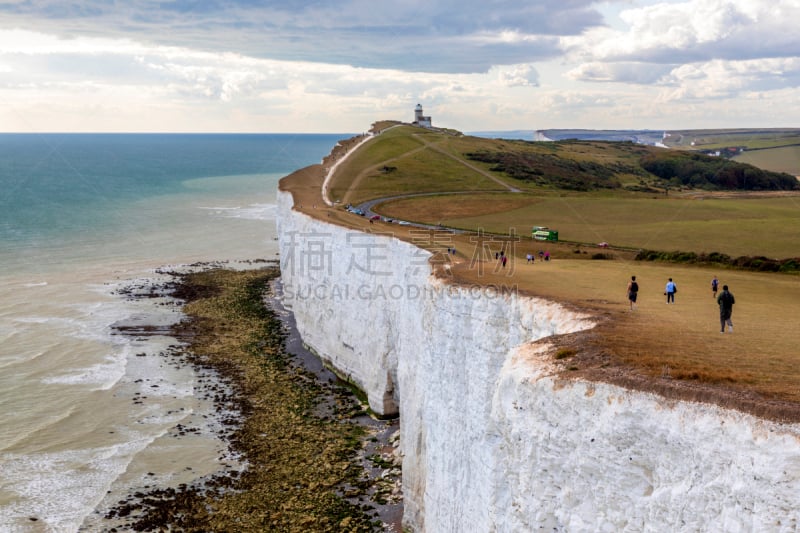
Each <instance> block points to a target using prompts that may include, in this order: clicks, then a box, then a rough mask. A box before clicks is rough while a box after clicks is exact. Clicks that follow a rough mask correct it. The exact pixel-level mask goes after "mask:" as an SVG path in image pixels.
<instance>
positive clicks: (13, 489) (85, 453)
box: [0, 435, 157, 531]
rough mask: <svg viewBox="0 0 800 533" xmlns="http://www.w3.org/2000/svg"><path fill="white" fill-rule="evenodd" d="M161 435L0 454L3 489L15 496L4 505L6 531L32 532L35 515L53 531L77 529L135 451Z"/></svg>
mask: <svg viewBox="0 0 800 533" xmlns="http://www.w3.org/2000/svg"><path fill="white" fill-rule="evenodd" d="M156 437H157V435H151V436H143V435H139V436H138V438H137V437H136V436H134V435H130V436H129V438H128V440H126V441H125V442H122V443H119V444H114V445H111V446H104V447H96V448H84V449H79V450H71V451H63V452H58V453H39V454H25V455H16V454H2V455H0V461H2V463H3V464H4V469H3V470H4V471H3V481H2V482H0V489H2V490H3V491H4V492H9V493H12V494H14V495H15V496H16V498H15V501H14V504H13V505H10V506H4V507H0V524H6V526H5V527H7V528H8V529H6V531H30V527H31V522H30V521H29V518H30V517H35V518H37V519H38V520H37V523H41V524H42V525H43V526H45V527H47V528H48V529H49V530H51V531H77V529H78V527H79V526H80V524H81V522H82V521H83V519H84V517H85V516H86V515H87V514H89V513H90V512H91V511H92V510H93V509H94V507H95V506H96V505H97V503H98V502H99V500H100V499H101V498H102V495H103V494H105V492H106V491H107V490H108V487H110V486H111V483H112V482H113V481H114V479H116V478H117V477H118V476H119V475H120V474H122V473H123V472H124V471H125V469H126V467H127V466H128V464H129V463H130V461H131V459H132V458H133V457H134V456H135V454H136V453H138V452H139V451H141V450H143V449H144V448H145V447H147V445H148V444H150V443H151V442H153V440H155V438H156Z"/></svg>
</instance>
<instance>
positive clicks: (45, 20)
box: [0, 0, 800, 133]
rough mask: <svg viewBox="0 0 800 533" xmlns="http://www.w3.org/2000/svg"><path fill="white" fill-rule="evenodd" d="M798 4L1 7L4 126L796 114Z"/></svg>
mask: <svg viewBox="0 0 800 533" xmlns="http://www.w3.org/2000/svg"><path fill="white" fill-rule="evenodd" d="M798 20H800V0H691V1H672V0H618V1H603V2H596V1H589V0H557V1H538V0H397V1H391V2H390V1H381V0H335V1H334V0H313V1H312V0H280V1H274V0H261V1H257V0H224V1H223V0H23V1H15V0H0V131H3V132H51V131H52V132H56V131H57V132H61V131H64V132H266V133H270V132H275V133H284V132H285V133H295V132H309V133H311V132H320V133H359V132H363V131H366V130H368V129H369V127H370V125H371V124H372V123H374V122H376V121H378V120H385V119H390V120H401V121H408V122H410V121H411V120H413V116H414V115H413V111H414V107H415V106H416V105H417V104H418V103H420V104H422V106H423V108H424V110H425V114H426V115H430V116H432V118H433V124H434V126H441V127H448V128H455V129H458V130H461V131H465V132H468V131H498V130H501V131H502V130H506V131H507V130H535V129H547V128H587V129H656V130H659V129H689V128H691V129H698V128H735V127H747V128H753V127H795V126H800V90H799V88H800V31H799V30H798V29H797V21H798Z"/></svg>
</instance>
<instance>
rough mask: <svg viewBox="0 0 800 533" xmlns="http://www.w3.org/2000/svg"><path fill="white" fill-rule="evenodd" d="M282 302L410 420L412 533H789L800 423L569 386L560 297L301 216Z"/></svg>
mask: <svg viewBox="0 0 800 533" xmlns="http://www.w3.org/2000/svg"><path fill="white" fill-rule="evenodd" d="M277 216H278V219H277V221H278V235H279V241H280V253H281V270H282V279H283V284H284V297H285V305H286V306H287V307H288V308H290V309H291V310H292V311H293V313H294V315H295V319H296V321H297V327H298V328H299V331H300V333H301V335H302V336H303V339H304V340H305V342H306V343H307V344H308V345H309V346H310V347H312V348H313V349H314V350H315V351H316V352H317V353H318V354H319V356H320V357H322V358H323V359H324V360H326V361H327V362H328V363H329V364H330V365H332V366H333V367H335V368H336V369H337V370H338V372H339V373H340V374H342V375H345V376H347V377H348V378H349V379H350V380H351V381H352V382H353V383H355V384H356V385H358V386H359V387H360V388H362V389H363V390H364V391H365V392H366V394H367V397H368V399H369V404H370V407H371V408H372V409H373V410H374V411H375V412H376V413H379V414H386V415H389V414H396V413H399V415H400V426H401V447H402V451H403V454H404V459H403V492H404V505H405V514H404V523H405V525H406V526H407V527H408V528H410V529H411V530H413V531H420V532H422V531H427V532H434V533H439V532H462V531H472V532H476V533H478V532H489V531H498V532H506V531H507V532H526V531H538V530H547V531H570V532H575V531H593V532H594V531H653V532H662V531H725V532H737V531H741V532H744V531H795V530H797V529H798V527H800V524H798V515H799V514H800V427H798V425H782V424H777V423H773V422H767V421H763V420H760V419H757V418H755V417H753V416H750V415H746V414H742V413H740V412H737V411H731V410H725V409H722V408H719V407H715V406H711V405H707V404H702V403H694V402H679V401H675V400H667V399H664V398H662V397H659V396H657V395H653V394H648V393H642V392H635V391H630V390H626V389H623V388H621V387H618V386H614V385H607V384H598V383H591V382H586V381H583V380H571V379H564V378H562V377H559V376H558V375H557V374H556V372H555V369H554V368H553V367H552V364H551V358H552V356H551V355H549V354H548V345H547V341H546V339H547V337H549V336H551V335H553V334H562V333H569V332H574V331H579V330H581V329H585V328H589V327H591V326H592V322H591V317H589V316H585V315H581V314H579V313H575V312H572V311H569V310H567V309H566V308H564V307H562V306H559V305H557V304H555V303H552V302H548V301H545V300H541V299H537V298H529V297H523V296H519V295H517V294H515V293H505V292H503V291H501V290H492V289H491V288H482V287H454V286H451V285H448V284H447V283H446V281H442V280H440V279H436V278H434V277H432V276H431V271H430V267H429V264H428V262H427V261H428V258H429V253H428V252H427V251H424V250H422V249H420V248H417V247H416V246H414V245H412V244H410V243H406V242H403V241H399V240H397V239H394V238H391V237H389V236H381V235H377V234H372V233H363V232H356V231H353V230H348V229H345V228H342V227H340V226H336V225H333V224H328V223H326V222H325V221H322V220H318V219H314V218H312V217H309V216H307V215H305V214H302V213H299V212H297V211H294V210H292V197H291V195H290V194H288V193H285V192H279V193H278V214H277Z"/></svg>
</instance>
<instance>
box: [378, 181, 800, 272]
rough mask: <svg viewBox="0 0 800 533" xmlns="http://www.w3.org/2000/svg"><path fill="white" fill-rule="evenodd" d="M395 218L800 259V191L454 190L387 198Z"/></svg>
mask: <svg viewBox="0 0 800 533" xmlns="http://www.w3.org/2000/svg"><path fill="white" fill-rule="evenodd" d="M378 210H379V211H380V212H381V213H383V214H385V215H387V216H392V217H400V218H406V219H409V220H417V221H420V222H427V223H442V224H444V225H446V226H452V227H456V228H462V229H470V230H477V229H479V228H483V229H484V230H486V231H489V232H492V233H504V234H507V233H508V231H509V228H510V227H514V228H516V231H517V233H518V234H522V235H527V234H529V233H530V229H531V227H532V226H534V225H541V226H548V227H550V228H553V229H557V230H558V231H559V238H560V239H561V240H566V241H576V242H586V243H597V242H602V241H605V242H608V243H611V244H612V245H614V246H624V247H631V248H647V249H654V250H681V251H693V252H697V253H701V252H706V253H708V252H720V253H725V254H728V255H731V256H734V257H737V256H740V255H765V256H767V257H773V258H787V257H800V197H784V198H750V199H738V198H732V199H729V198H725V199H722V198H717V199H705V200H698V199H672V198H665V197H657V198H653V197H647V196H644V195H639V196H635V197H631V195H629V196H628V197H623V196H611V195H599V194H593V195H567V194H564V195H555V194H551V195H536V194H524V195H522V194H520V195H510V194H504V195H498V194H494V195H492V194H480V195H467V196H463V195H452V196H449V197H447V198H446V199H445V198H442V197H435V198H427V197H422V198H406V199H402V200H395V201H392V202H387V203H386V204H382V205H381V206H380V207H379V208H378Z"/></svg>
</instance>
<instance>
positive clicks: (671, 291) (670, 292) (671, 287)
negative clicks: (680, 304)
mask: <svg viewBox="0 0 800 533" xmlns="http://www.w3.org/2000/svg"><path fill="white" fill-rule="evenodd" d="M676 292H678V286H677V285H675V282H674V281H672V278H669V281H668V282H667V286H666V287H664V294H666V295H667V303H668V304H670V303H673V304H674V303H675V293H676Z"/></svg>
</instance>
